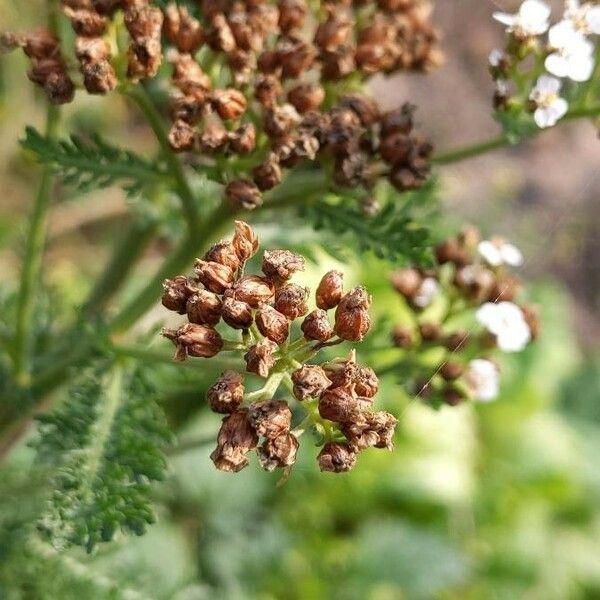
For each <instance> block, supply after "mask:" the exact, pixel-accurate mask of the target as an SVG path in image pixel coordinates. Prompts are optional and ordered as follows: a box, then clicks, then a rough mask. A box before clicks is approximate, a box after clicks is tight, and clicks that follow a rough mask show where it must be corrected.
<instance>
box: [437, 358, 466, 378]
mask: <svg viewBox="0 0 600 600" xmlns="http://www.w3.org/2000/svg"><path fill="white" fill-rule="evenodd" d="M464 372H465V366H464V365H463V364H462V363H459V362H454V361H448V362H445V363H444V364H443V365H442V366H441V367H440V375H441V376H442V377H443V378H444V379H445V380H446V381H454V380H455V379H458V378H459V377H460V376H461V375H462V374H463V373H464Z"/></svg>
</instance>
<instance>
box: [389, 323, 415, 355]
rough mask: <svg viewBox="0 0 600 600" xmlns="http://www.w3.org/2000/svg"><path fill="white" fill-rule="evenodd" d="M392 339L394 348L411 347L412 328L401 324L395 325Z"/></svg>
mask: <svg viewBox="0 0 600 600" xmlns="http://www.w3.org/2000/svg"><path fill="white" fill-rule="evenodd" d="M392 341H393V343H394V346H396V348H403V349H404V350H409V349H410V348H412V346H413V344H414V341H415V340H414V334H413V331H412V329H411V328H410V327H405V326H403V325H397V326H396V327H394V331H393V333H392Z"/></svg>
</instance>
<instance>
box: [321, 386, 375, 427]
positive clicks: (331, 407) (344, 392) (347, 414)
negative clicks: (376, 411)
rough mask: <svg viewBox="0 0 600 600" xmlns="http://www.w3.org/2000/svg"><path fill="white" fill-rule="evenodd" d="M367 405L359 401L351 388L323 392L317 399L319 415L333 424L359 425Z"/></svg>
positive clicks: (337, 388) (338, 388)
mask: <svg viewBox="0 0 600 600" xmlns="http://www.w3.org/2000/svg"><path fill="white" fill-rule="evenodd" d="M368 406H369V403H368V402H365V401H363V400H361V399H359V398H358V397H357V396H356V394H355V393H354V387H353V386H345V387H336V388H330V389H328V390H325V391H324V392H323V394H322V395H321V398H320V399H319V414H320V415H321V416H322V417H323V418H324V419H327V420H328V421H333V422H334V423H359V422H361V421H362V420H363V411H364V410H365V409H366V408H368Z"/></svg>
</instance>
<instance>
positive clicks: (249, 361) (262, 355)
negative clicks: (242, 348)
mask: <svg viewBox="0 0 600 600" xmlns="http://www.w3.org/2000/svg"><path fill="white" fill-rule="evenodd" d="M276 350H277V344H276V343H275V342H272V341H271V340H270V339H268V338H267V339H264V340H261V341H260V342H258V343H257V344H254V346H252V347H251V348H250V350H248V352H246V354H245V355H244V360H245V361H246V370H247V371H248V372H249V373H256V375H259V376H260V377H264V378H266V377H268V376H269V371H270V370H271V369H272V368H273V365H275V357H274V356H273V353H274V352H275V351H276Z"/></svg>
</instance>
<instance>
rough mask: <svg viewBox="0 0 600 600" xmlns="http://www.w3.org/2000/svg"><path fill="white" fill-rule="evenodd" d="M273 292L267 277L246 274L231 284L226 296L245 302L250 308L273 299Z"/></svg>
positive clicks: (258, 306) (257, 306)
mask: <svg viewBox="0 0 600 600" xmlns="http://www.w3.org/2000/svg"><path fill="white" fill-rule="evenodd" d="M273 293H274V288H273V284H272V283H271V282H270V281H269V280H268V279H265V278H264V277H259V276H258V275H246V276H244V277H242V278H241V279H238V280H237V281H236V282H235V283H234V284H233V286H232V287H231V289H230V290H229V291H228V292H227V296H229V297H231V298H233V299H234V300H241V301H242V302H246V303H247V304H249V305H250V306H251V307H252V308H260V307H261V306H262V305H263V304H267V303H269V302H270V301H271V300H272V299H273ZM278 310H279V309H278ZM280 312H281V311H280Z"/></svg>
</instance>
